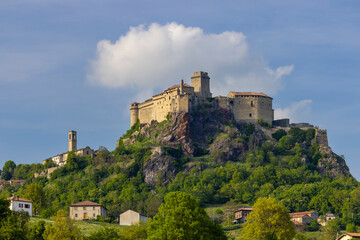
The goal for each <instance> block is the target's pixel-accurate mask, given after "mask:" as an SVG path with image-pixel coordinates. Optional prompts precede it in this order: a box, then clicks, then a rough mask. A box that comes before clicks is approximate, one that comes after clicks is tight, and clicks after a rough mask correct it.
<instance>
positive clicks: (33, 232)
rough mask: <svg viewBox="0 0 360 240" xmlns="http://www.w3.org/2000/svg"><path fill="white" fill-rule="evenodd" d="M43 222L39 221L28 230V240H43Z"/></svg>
mask: <svg viewBox="0 0 360 240" xmlns="http://www.w3.org/2000/svg"><path fill="white" fill-rule="evenodd" d="M44 232H45V221H43V220H41V221H39V222H37V224H35V225H34V226H32V227H31V228H30V229H29V234H28V240H44V238H43V234H44Z"/></svg>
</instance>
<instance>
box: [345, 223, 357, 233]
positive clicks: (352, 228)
mask: <svg viewBox="0 0 360 240" xmlns="http://www.w3.org/2000/svg"><path fill="white" fill-rule="evenodd" d="M346 232H350V233H356V232H357V228H356V225H355V223H348V224H347V225H346Z"/></svg>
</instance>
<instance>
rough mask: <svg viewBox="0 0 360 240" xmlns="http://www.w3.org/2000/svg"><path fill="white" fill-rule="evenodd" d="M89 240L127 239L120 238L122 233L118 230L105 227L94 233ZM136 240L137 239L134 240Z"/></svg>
mask: <svg viewBox="0 0 360 240" xmlns="http://www.w3.org/2000/svg"><path fill="white" fill-rule="evenodd" d="M86 239H87V240H98V239H103V240H125V238H123V237H121V236H120V232H119V230H118V229H116V228H113V227H107V226H105V225H103V226H102V227H101V228H100V229H99V230H97V231H96V232H93V233H92V234H91V235H90V236H89V237H87V238H86ZM134 239H135V238H134Z"/></svg>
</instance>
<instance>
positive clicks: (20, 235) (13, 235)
mask: <svg viewBox="0 0 360 240" xmlns="http://www.w3.org/2000/svg"><path fill="white" fill-rule="evenodd" d="M29 220H30V217H29V214H28V213H27V212H25V211H20V212H15V211H12V212H11V213H10V214H9V215H8V216H7V217H6V218H5V219H2V220H1V226H0V239H2V240H26V239H27V232H28V223H29Z"/></svg>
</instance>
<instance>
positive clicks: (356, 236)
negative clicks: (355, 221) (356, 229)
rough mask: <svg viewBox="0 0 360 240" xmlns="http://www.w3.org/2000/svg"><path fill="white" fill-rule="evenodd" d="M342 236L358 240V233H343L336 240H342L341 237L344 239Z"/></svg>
mask: <svg viewBox="0 0 360 240" xmlns="http://www.w3.org/2000/svg"><path fill="white" fill-rule="evenodd" d="M344 236H350V237H353V238H360V233H348V232H345V233H343V234H341V235H340V236H339V237H338V238H337V240H340V239H342V237H344Z"/></svg>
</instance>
